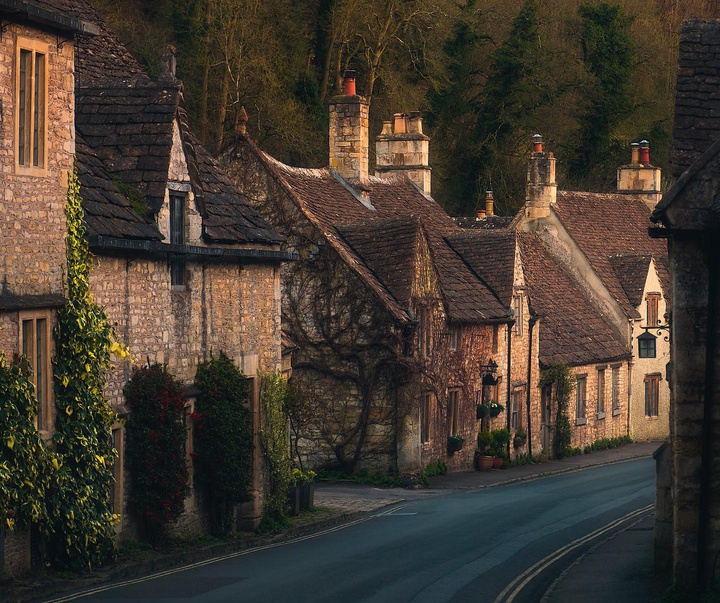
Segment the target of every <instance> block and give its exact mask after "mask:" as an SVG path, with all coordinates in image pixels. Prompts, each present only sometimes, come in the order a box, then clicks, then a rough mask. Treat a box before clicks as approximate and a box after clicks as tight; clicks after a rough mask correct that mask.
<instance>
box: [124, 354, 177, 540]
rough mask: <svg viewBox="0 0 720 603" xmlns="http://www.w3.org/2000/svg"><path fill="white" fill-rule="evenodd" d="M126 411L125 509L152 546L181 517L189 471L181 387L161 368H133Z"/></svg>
mask: <svg viewBox="0 0 720 603" xmlns="http://www.w3.org/2000/svg"><path fill="white" fill-rule="evenodd" d="M125 399H126V401H127V404H128V407H129V408H130V410H131V413H130V416H129V418H128V421H127V425H126V434H127V442H126V448H125V458H126V459H127V461H128V466H129V469H130V478H131V484H130V498H129V509H130V510H131V511H133V512H134V513H135V514H136V515H137V517H138V518H139V520H140V522H141V525H143V526H144V528H145V531H146V535H147V537H148V538H149V539H150V541H151V542H156V541H157V540H159V539H160V538H162V537H163V536H164V528H165V526H166V525H167V524H168V523H171V522H173V521H175V520H176V519H177V518H178V517H180V514H181V513H182V512H183V508H184V500H185V488H186V486H187V481H188V471H187V465H186V461H185V440H186V436H187V431H186V429H185V425H184V423H183V412H184V408H185V404H184V400H183V395H182V386H181V384H180V382H178V381H177V380H176V379H175V378H174V377H173V376H172V375H171V374H170V373H169V372H168V370H167V367H166V366H164V365H161V364H157V363H156V364H153V365H150V366H147V367H144V368H135V369H134V370H133V373H132V377H131V379H130V381H128V383H127V385H126V386H125Z"/></svg>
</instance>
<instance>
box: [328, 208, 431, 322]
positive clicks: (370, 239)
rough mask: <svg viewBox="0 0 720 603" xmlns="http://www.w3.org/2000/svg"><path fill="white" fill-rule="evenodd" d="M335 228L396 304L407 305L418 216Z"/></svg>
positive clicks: (415, 245)
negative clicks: (385, 288)
mask: <svg viewBox="0 0 720 603" xmlns="http://www.w3.org/2000/svg"><path fill="white" fill-rule="evenodd" d="M338 231H339V232H340V234H341V235H342V236H343V238H344V239H345V241H346V242H347V243H348V244H349V245H350V246H351V247H352V249H353V250H354V251H355V252H356V253H357V254H358V255H359V256H360V257H362V259H363V260H364V261H365V264H366V265H367V266H368V268H370V270H372V272H373V273H374V274H375V276H376V277H377V279H378V280H379V281H380V282H381V283H383V284H384V285H385V286H386V287H387V289H388V290H389V292H390V293H391V294H392V296H393V297H394V298H395V299H396V300H397V302H398V303H399V304H400V306H401V307H402V308H408V307H409V305H410V304H409V302H410V297H411V293H412V284H413V277H414V275H415V272H416V271H415V268H416V258H417V253H416V251H417V249H418V238H419V237H420V236H421V233H420V222H419V221H418V219H417V218H416V217H414V216H412V217H410V218H390V219H387V220H382V219H370V220H365V221H363V222H359V223H358V222H356V223H353V224H340V225H338Z"/></svg>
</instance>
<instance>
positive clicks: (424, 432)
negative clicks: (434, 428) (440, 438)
mask: <svg viewBox="0 0 720 603" xmlns="http://www.w3.org/2000/svg"><path fill="white" fill-rule="evenodd" d="M432 403H433V395H432V394H431V393H426V394H424V395H423V399H422V406H421V407H420V442H421V443H423V444H424V443H425V442H429V441H430V418H431V417H432V408H433V405H432ZM451 435H453V434H451Z"/></svg>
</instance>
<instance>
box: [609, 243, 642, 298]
mask: <svg viewBox="0 0 720 603" xmlns="http://www.w3.org/2000/svg"><path fill="white" fill-rule="evenodd" d="M651 261H652V256H651V255H648V254H644V255H642V254H641V255H638V254H623V253H618V254H615V255H611V256H610V264H611V265H612V268H613V270H614V271H615V274H616V275H617V277H618V280H619V281H620V284H621V285H622V288H623V290H624V291H625V295H627V298H628V300H629V301H630V303H631V304H632V305H633V306H635V307H638V306H639V305H640V304H641V303H642V301H643V297H642V296H643V291H644V290H645V281H646V280H647V274H648V269H649V268H650V262H651Z"/></svg>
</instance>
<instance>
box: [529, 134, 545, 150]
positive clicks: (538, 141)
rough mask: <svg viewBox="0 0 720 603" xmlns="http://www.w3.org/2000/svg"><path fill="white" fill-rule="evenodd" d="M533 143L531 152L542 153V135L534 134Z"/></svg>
mask: <svg viewBox="0 0 720 603" xmlns="http://www.w3.org/2000/svg"><path fill="white" fill-rule="evenodd" d="M532 141H533V152H534V153H542V152H543V150H542V149H543V144H542V143H543V139H542V135H540V134H535V136H533V137H532Z"/></svg>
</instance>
